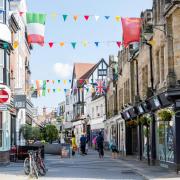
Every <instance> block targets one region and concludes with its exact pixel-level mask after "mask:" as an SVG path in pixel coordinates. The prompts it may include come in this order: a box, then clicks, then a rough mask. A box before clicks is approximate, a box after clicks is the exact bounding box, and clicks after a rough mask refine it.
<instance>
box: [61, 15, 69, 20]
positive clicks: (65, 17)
mask: <svg viewBox="0 0 180 180" xmlns="http://www.w3.org/2000/svg"><path fill="white" fill-rule="evenodd" d="M62 16H63V20H64V22H65V21H66V19H67V17H68V15H67V14H63V15H62Z"/></svg>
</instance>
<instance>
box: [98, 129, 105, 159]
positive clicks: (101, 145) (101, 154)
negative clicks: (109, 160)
mask: <svg viewBox="0 0 180 180" xmlns="http://www.w3.org/2000/svg"><path fill="white" fill-rule="evenodd" d="M96 143H97V148H98V152H99V158H100V159H102V158H103V157H104V138H103V135H102V132H99V135H98V137H97V138H96Z"/></svg>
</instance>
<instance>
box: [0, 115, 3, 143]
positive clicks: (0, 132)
mask: <svg viewBox="0 0 180 180" xmlns="http://www.w3.org/2000/svg"><path fill="white" fill-rule="evenodd" d="M2 138H3V130H2V112H0V147H2Z"/></svg>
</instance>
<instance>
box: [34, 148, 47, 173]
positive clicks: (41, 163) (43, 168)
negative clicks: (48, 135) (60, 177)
mask: <svg viewBox="0 0 180 180" xmlns="http://www.w3.org/2000/svg"><path fill="white" fill-rule="evenodd" d="M36 165H37V168H38V172H39V174H40V175H41V176H45V175H46V172H47V171H48V169H47V168H46V166H45V164H44V161H43V159H42V158H41V149H39V150H38V151H37V154H36Z"/></svg>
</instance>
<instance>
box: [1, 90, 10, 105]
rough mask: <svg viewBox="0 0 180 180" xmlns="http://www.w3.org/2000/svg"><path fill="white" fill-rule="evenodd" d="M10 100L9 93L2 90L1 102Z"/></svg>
mask: <svg viewBox="0 0 180 180" xmlns="http://www.w3.org/2000/svg"><path fill="white" fill-rule="evenodd" d="M8 100H9V94H8V92H7V91H6V90H4V89H1V90H0V103H6V102H7V101H8Z"/></svg>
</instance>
